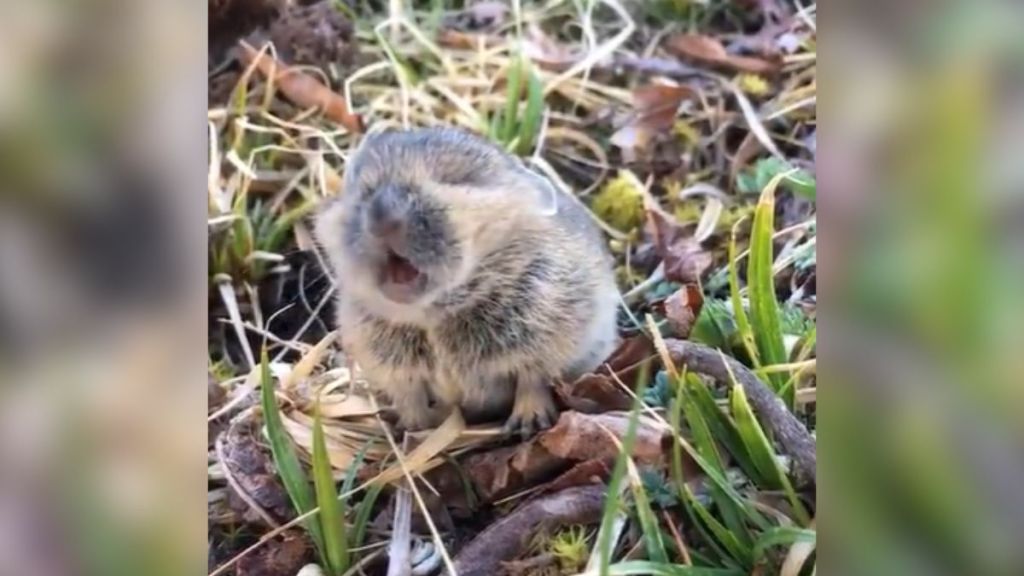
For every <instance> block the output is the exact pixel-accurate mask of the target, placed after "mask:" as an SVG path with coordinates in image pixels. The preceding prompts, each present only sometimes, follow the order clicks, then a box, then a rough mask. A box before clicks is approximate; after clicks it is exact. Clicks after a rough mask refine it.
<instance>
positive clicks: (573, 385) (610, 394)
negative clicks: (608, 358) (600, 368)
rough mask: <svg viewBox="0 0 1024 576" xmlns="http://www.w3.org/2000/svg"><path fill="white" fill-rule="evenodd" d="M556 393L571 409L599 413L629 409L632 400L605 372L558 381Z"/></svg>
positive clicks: (586, 412)
mask: <svg viewBox="0 0 1024 576" xmlns="http://www.w3.org/2000/svg"><path fill="white" fill-rule="evenodd" d="M555 395H556V396H557V397H558V399H559V400H560V401H561V402H562V403H563V404H565V406H566V407H568V408H569V409H570V410H575V411H577V412H583V413H585V414H599V413H601V412H608V411H611V410H629V407H630V406H632V400H631V399H630V397H629V396H628V395H627V394H626V393H625V392H624V391H623V390H622V388H621V387H620V386H619V385H618V384H617V383H616V382H615V381H614V380H612V378H611V376H608V375H605V374H586V375H584V376H581V377H580V378H577V379H576V381H574V382H558V383H557V384H556V385H555Z"/></svg>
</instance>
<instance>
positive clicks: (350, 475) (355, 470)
mask: <svg viewBox="0 0 1024 576" xmlns="http://www.w3.org/2000/svg"><path fill="white" fill-rule="evenodd" d="M372 447H373V439H370V440H369V441H368V442H367V443H366V446H363V449H362V450H360V451H359V453H358V454H356V458H355V460H353V461H352V465H350V466H349V467H348V470H347V471H346V472H345V480H344V482H342V483H341V490H339V491H338V495H339V496H341V495H342V494H348V493H349V492H351V491H352V489H353V488H354V487H355V485H356V476H358V474H359V469H360V468H362V467H363V462H364V461H365V460H366V453H367V452H368V451H369V450H370V448H372Z"/></svg>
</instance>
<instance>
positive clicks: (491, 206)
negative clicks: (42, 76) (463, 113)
mask: <svg viewBox="0 0 1024 576" xmlns="http://www.w3.org/2000/svg"><path fill="white" fill-rule="evenodd" d="M316 236H317V239H318V241H319V243H320V244H321V246H322V247H323V249H324V251H325V253H326V254H327V256H328V259H329V262H330V265H331V267H332V268H333V270H334V272H335V276H336V278H337V279H338V284H339V299H338V326H339V331H340V333H341V339H342V345H343V347H344V349H345V350H346V352H347V353H348V354H349V355H350V356H351V357H352V358H353V359H354V360H355V361H356V362H358V363H359V365H360V367H361V368H362V369H363V371H364V373H365V375H366V377H367V380H368V381H369V382H370V384H371V385H372V386H374V387H375V388H376V389H378V390H379V391H381V392H383V393H385V395H387V396H388V397H389V398H390V399H391V401H392V403H393V407H394V410H395V411H396V412H397V414H398V416H399V421H400V424H401V425H403V426H404V427H405V428H407V429H413V430H415V429H420V428H425V427H431V426H436V425H437V424H439V423H440V422H441V421H443V420H444V418H445V417H447V415H448V414H449V413H450V412H451V410H452V409H453V408H454V407H459V408H461V410H462V412H463V414H464V415H465V416H466V418H467V420H469V421H471V422H472V421H476V422H482V421H487V420H490V419H496V418H505V417H507V420H506V424H505V428H506V430H508V431H519V432H521V433H522V434H523V435H528V434H530V433H532V432H533V431H534V430H536V429H539V428H545V427H548V426H550V425H551V424H552V422H553V421H554V418H555V416H556V411H555V405H554V401H553V398H552V393H551V383H552V381H553V379H555V378H558V377H563V378H574V377H576V376H578V375H580V374H582V373H585V372H588V371H590V370H593V369H594V368H596V367H598V366H599V365H600V363H601V362H602V361H603V360H604V359H605V358H606V357H607V356H608V355H609V354H610V353H611V352H612V350H613V348H614V347H615V342H616V320H615V319H616V309H617V305H618V302H619V298H618V292H617V289H616V286H615V281H614V276H613V273H612V262H611V258H610V256H609V254H608V252H607V250H606V246H605V242H604V239H603V238H602V236H601V233H600V231H599V230H598V229H597V227H596V226H595V225H594V222H593V221H592V220H591V218H590V215H589V214H588V213H587V212H586V210H585V209H584V208H583V207H581V206H580V205H579V204H578V203H577V202H575V201H574V199H573V198H570V197H568V196H567V195H566V194H564V193H563V192H561V191H558V190H556V189H555V187H553V186H552V185H551V184H550V183H549V182H548V181H547V180H546V179H544V178H542V177H540V176H538V175H536V174H534V173H533V172H531V171H529V170H528V169H527V168H526V167H525V166H523V164H522V163H521V162H520V161H519V160H518V159H517V158H515V157H513V156H511V155H509V154H506V153H505V152H504V151H502V150H501V149H500V148H498V147H496V146H495V145H493V144H491V143H489V142H487V141H485V140H483V139H480V138H478V137H476V136H473V135H471V134H469V133H466V132H462V131H459V130H454V129H435V128H431V129H422V130H415V131H411V132H384V133H380V134H376V135H371V136H368V137H367V138H366V140H365V141H364V143H363V144H362V145H361V146H360V148H359V149H358V150H357V152H356V153H355V154H354V155H353V157H352V158H351V159H350V161H349V164H348V167H347V169H346V171H345V178H344V191H343V194H342V195H341V198H340V199H339V200H337V201H334V202H332V203H330V204H328V205H327V206H326V207H325V208H324V209H323V210H322V211H321V212H320V214H319V215H318V217H317V222H316Z"/></svg>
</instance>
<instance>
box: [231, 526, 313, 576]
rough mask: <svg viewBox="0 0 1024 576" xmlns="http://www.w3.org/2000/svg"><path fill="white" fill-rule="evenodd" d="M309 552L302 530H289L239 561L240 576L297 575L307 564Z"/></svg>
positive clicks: (238, 570) (238, 572) (238, 571)
mask: <svg viewBox="0 0 1024 576" xmlns="http://www.w3.org/2000/svg"><path fill="white" fill-rule="evenodd" d="M308 551H309V546H308V544H307V540H306V535H305V534H304V533H303V532H302V531H301V530H288V531H287V532H285V533H284V534H282V535H281V536H280V537H279V538H274V539H273V540H271V541H269V542H267V543H266V544H265V545H263V547H261V548H260V549H259V550H257V551H256V552H254V553H253V554H251V555H249V556H246V557H244V558H242V559H241V560H239V561H238V568H237V572H236V574H237V575H238V576H281V575H282V574H297V573H298V571H299V569H300V568H302V566H303V565H305V564H306V560H307V558H306V556H307V552H308Z"/></svg>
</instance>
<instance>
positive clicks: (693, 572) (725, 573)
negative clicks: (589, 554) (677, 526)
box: [607, 560, 744, 576]
mask: <svg viewBox="0 0 1024 576" xmlns="http://www.w3.org/2000/svg"><path fill="white" fill-rule="evenodd" d="M607 573H608V574H609V575H610V576H633V575H648V574H650V575H653V576H743V574H744V572H742V571H740V570H732V569H729V568H705V567H703V566H683V565H680V564H662V563H658V562H648V561H644V560H631V561H629V562H619V563H618V564H613V565H612V566H609V568H608V572H607Z"/></svg>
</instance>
